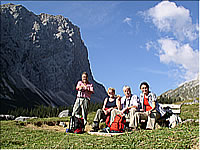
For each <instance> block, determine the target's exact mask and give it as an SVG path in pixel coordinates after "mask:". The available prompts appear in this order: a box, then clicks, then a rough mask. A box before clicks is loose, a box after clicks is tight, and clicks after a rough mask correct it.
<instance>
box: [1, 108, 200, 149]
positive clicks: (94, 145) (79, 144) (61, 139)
mask: <svg viewBox="0 0 200 150" xmlns="http://www.w3.org/2000/svg"><path fill="white" fill-rule="evenodd" d="M94 115H95V112H93V113H90V114H89V116H88V120H89V121H88V122H89V124H91V123H92V120H93V117H94ZM198 116H199V107H198V105H188V106H186V105H183V106H182V108H181V117H182V119H183V120H184V119H187V118H190V119H192V118H193V119H197V118H198ZM68 119H69V118H64V120H68ZM38 121H41V122H43V123H44V122H48V121H62V120H60V119H59V118H48V119H39V120H38V119H34V120H32V121H30V122H29V123H27V124H21V125H20V123H16V122H15V121H1V142H0V143H1V148H2V149H17V148H20V149H29V148H31V149H55V148H58V149H103V148H105V149H198V148H199V123H198V122H197V123H195V122H191V123H186V124H180V125H178V126H177V127H175V128H173V129H168V128H166V127H163V128H160V129H156V130H152V131H151V130H138V131H134V132H131V133H125V134H124V135H120V136H114V137H105V136H96V135H89V134H87V133H84V134H80V135H77V134H71V133H65V129H64V128H63V127H62V130H59V129H55V128H54V129H53V127H52V129H50V128H48V130H47V129H45V128H42V127H37V128H36V127H35V126H34V122H38ZM31 124H32V126H30V125H31Z"/></svg>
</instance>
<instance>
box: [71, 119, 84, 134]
mask: <svg viewBox="0 0 200 150" xmlns="http://www.w3.org/2000/svg"><path fill="white" fill-rule="evenodd" d="M84 128H85V126H84V121H83V118H78V117H76V116H72V117H71V118H70V124H69V131H70V132H72V133H76V134H79V133H83V131H84Z"/></svg>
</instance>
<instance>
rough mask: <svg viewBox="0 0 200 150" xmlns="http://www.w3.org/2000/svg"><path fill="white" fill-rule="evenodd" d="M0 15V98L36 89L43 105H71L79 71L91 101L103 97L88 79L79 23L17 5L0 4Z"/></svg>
mask: <svg viewBox="0 0 200 150" xmlns="http://www.w3.org/2000/svg"><path fill="white" fill-rule="evenodd" d="M0 15H1V35H2V36H1V41H0V44H1V45H0V46H1V59H0V63H1V71H0V72H1V80H2V81H3V80H4V82H3V83H4V84H3V83H2V82H1V87H2V88H4V89H7V90H4V91H2V92H1V99H3V102H6V103H7V102H8V99H10V100H12V101H16V102H17V101H18V100H19V99H18V98H16V95H15V94H13V93H9V91H14V93H16V92H15V91H16V90H17V89H18V90H19V89H20V90H21V89H37V90H36V91H37V92H36V91H34V93H38V91H39V93H43V94H44V95H45V94H46V97H48V101H50V102H51V103H48V104H55V105H71V104H73V102H74V100H75V95H76V91H75V85H76V83H77V80H79V79H80V78H81V74H82V72H83V71H86V72H87V73H88V74H89V81H90V82H91V83H93V84H94V88H95V94H94V95H93V96H92V99H93V100H94V101H96V102H102V101H103V99H104V97H105V96H106V91H105V88H104V87H103V85H101V84H99V83H97V82H96V81H95V80H94V79H93V76H92V73H91V70H90V63H89V60H88V51H87V48H86V46H85V45H84V42H83V41H82V39H81V34H80V29H79V27H77V26H76V25H74V24H73V23H72V22H71V21H69V19H68V18H65V17H63V16H61V15H57V16H53V15H49V14H45V13H41V14H40V15H35V14H34V13H33V12H30V11H28V10H27V9H26V8H25V7H23V6H22V5H14V4H5V5H1V11H0ZM27 83H29V84H27ZM30 85H31V86H30ZM8 87H9V88H8ZM12 87H13V88H12ZM33 87H34V88H33ZM8 89H10V90H8ZM31 91H32V92H33V90H31ZM6 93H7V94H6ZM8 93H9V94H8ZM23 94H25V93H23ZM25 95H26V94H25ZM25 95H24V96H25ZM40 95H41V94H40ZM40 95H39V97H40V98H41V96H40ZM25 97H26V96H25ZM43 97H44V96H43ZM42 99H43V100H44V98H42Z"/></svg>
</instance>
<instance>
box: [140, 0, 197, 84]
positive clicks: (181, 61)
mask: <svg viewBox="0 0 200 150" xmlns="http://www.w3.org/2000/svg"><path fill="white" fill-rule="evenodd" d="M140 14H143V15H144V16H145V19H147V20H148V21H152V23H153V24H154V25H155V27H156V28H157V29H158V30H159V31H160V32H165V36H167V37H162V34H161V38H160V39H159V40H157V41H155V42H154V41H151V42H147V43H146V49H147V51H149V49H150V48H154V49H156V50H158V52H156V55H157V56H158V57H159V58H160V62H162V63H165V64H167V65H169V66H170V69H171V70H170V71H169V74H171V73H172V75H170V76H171V77H175V78H177V79H178V80H179V82H180V81H181V82H183V81H188V80H192V79H194V78H197V76H198V74H199V50H195V49H194V48H192V46H191V45H190V43H193V41H194V40H196V39H198V34H199V27H198V24H193V23H192V18H191V16H190V11H189V10H188V9H186V8H184V7H183V6H177V5H176V4H175V3H174V2H169V1H162V2H160V3H159V4H157V5H156V6H155V7H153V8H150V9H148V10H147V11H145V12H140ZM170 37H171V38H170ZM174 66H175V68H174Z"/></svg>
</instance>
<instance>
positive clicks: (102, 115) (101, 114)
mask: <svg viewBox="0 0 200 150" xmlns="http://www.w3.org/2000/svg"><path fill="white" fill-rule="evenodd" d="M106 117H107V115H105V113H104V111H103V110H102V109H98V110H97V112H96V115H95V117H94V122H98V123H99V122H100V120H101V119H103V121H105V120H106Z"/></svg>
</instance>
